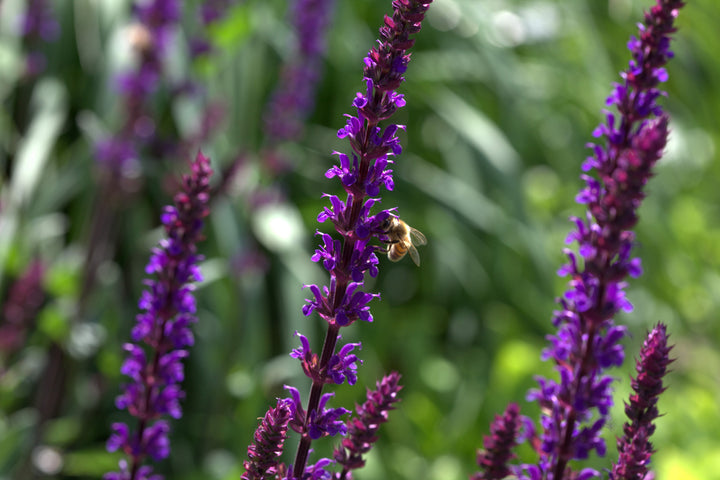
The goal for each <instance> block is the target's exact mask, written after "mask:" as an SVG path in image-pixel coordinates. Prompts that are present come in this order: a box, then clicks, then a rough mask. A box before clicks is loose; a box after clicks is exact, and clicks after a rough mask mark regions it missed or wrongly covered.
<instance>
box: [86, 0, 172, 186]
mask: <svg viewBox="0 0 720 480" xmlns="http://www.w3.org/2000/svg"><path fill="white" fill-rule="evenodd" d="M181 5H182V3H181V2H179V1H178V0H147V1H139V2H136V3H135V4H134V5H133V16H134V23H133V24H132V25H131V26H129V27H128V29H127V31H126V34H127V37H128V42H129V43H130V45H131V46H132V48H133V51H134V53H135V54H136V57H137V64H136V66H135V68H134V69H133V70H131V71H128V72H125V73H123V74H121V75H120V76H119V77H118V78H117V80H116V83H117V89H118V90H119V93H120V94H121V96H122V102H123V106H124V110H125V119H124V124H123V127H122V129H121V130H120V131H119V132H117V133H116V134H115V135H114V136H112V137H109V138H104V139H102V140H100V141H99V142H98V143H97V144H96V146H95V156H96V158H97V159H98V161H99V162H100V163H101V164H102V165H104V166H105V167H106V168H107V170H108V171H109V172H111V173H112V175H113V176H115V177H117V178H119V179H122V178H123V177H126V176H128V174H129V173H130V172H135V171H136V170H137V166H136V165H135V164H136V163H137V159H138V158H139V152H138V150H139V149H140V147H142V146H145V145H149V144H150V142H151V141H154V140H156V139H155V134H156V131H157V128H156V124H155V120H154V119H153V118H152V115H150V113H149V112H148V105H149V104H150V102H149V100H150V97H151V96H152V95H153V94H154V93H155V92H156V91H157V89H158V87H159V84H160V80H161V78H162V76H163V64H164V61H165V56H166V55H167V50H168V45H169V44H170V42H171V40H172V35H173V31H174V29H175V27H176V26H177V24H178V22H179V21H180V14H181Z"/></svg>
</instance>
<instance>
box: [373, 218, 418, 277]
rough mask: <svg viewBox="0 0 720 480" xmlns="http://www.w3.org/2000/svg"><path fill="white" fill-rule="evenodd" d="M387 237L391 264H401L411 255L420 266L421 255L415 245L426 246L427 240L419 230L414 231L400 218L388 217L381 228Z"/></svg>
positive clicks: (386, 241) (387, 249)
mask: <svg viewBox="0 0 720 480" xmlns="http://www.w3.org/2000/svg"><path fill="white" fill-rule="evenodd" d="M380 228H381V229H382V231H383V233H384V234H385V236H386V237H387V240H385V243H386V244H387V248H386V251H387V256H388V259H390V261H391V262H399V261H400V260H402V258H403V257H404V256H405V255H406V254H407V253H410V258H412V261H413V262H415V265H417V266H418V267H419V266H420V255H419V254H418V251H417V248H415V245H425V244H426V243H427V239H426V238H425V235H423V234H422V232H420V231H419V230H416V229H414V228H413V227H411V226H410V225H408V224H407V223H405V222H403V221H402V220H400V219H399V218H398V217H388V218H386V219H385V221H383V223H382V225H381V226H380Z"/></svg>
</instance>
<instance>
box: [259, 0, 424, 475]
mask: <svg viewBox="0 0 720 480" xmlns="http://www.w3.org/2000/svg"><path fill="white" fill-rule="evenodd" d="M329 2H330V0H296V3H295V5H296V6H297V8H298V10H297V11H296V20H297V22H298V24H297V25H298V31H300V32H302V35H300V36H299V39H300V42H301V49H305V50H303V51H309V52H310V51H312V52H315V53H317V51H316V50H317V49H318V48H319V43H318V41H317V40H318V39H319V37H318V36H317V35H320V34H321V32H320V31H319V30H320V27H324V25H318V22H320V23H322V22H324V21H325V19H326V17H325V16H324V15H326V14H327V10H328V5H329ZM431 2H432V0H424V1H421V0H394V1H393V4H392V5H393V9H394V12H393V16H392V18H390V17H387V16H386V17H385V25H384V26H383V27H382V28H381V29H380V40H379V42H378V45H377V46H376V47H375V48H373V49H372V50H371V51H370V52H369V53H368V55H367V57H366V58H365V62H364V63H365V68H364V82H365V85H364V91H361V92H359V93H358V94H357V95H356V97H355V99H354V101H353V102H352V105H353V107H354V109H355V112H356V113H355V115H346V118H347V119H346V125H345V126H344V127H343V128H341V129H340V130H339V131H338V137H339V138H347V139H348V141H349V142H350V148H351V150H352V151H350V152H346V153H343V152H333V153H334V154H335V155H337V158H338V161H339V165H336V166H334V167H331V168H329V169H328V170H327V171H326V173H325V177H326V178H328V179H334V178H337V179H338V180H339V183H340V185H341V186H342V189H343V190H344V191H345V197H344V198H343V199H341V197H339V196H337V195H329V194H326V195H323V196H325V197H327V198H328V201H329V206H326V207H325V208H323V210H322V212H320V213H319V214H318V216H317V220H318V222H319V223H324V222H327V221H330V222H332V224H333V227H334V229H335V232H336V234H337V236H333V235H331V234H329V233H325V232H320V231H318V232H317V235H318V236H319V237H320V238H321V242H320V245H319V246H318V248H317V249H316V250H315V253H314V254H313V256H312V260H313V261H314V262H318V263H321V264H322V266H323V267H324V268H325V270H326V271H327V272H328V273H329V276H330V278H329V281H328V284H327V285H320V286H319V285H305V286H304V287H303V288H305V287H306V288H308V289H309V291H310V295H309V298H307V299H306V303H305V305H304V306H303V308H302V312H303V314H304V315H306V316H309V315H311V314H312V313H317V314H318V316H319V317H320V318H322V319H323V320H324V321H325V322H326V324H327V333H326V335H325V342H324V344H323V347H322V351H321V352H320V353H319V354H316V353H313V352H312V351H311V349H310V342H309V341H308V340H307V338H305V337H304V336H302V335H299V336H300V342H301V346H300V348H297V349H295V350H293V352H292V354H291V356H293V357H294V358H297V359H299V360H300V361H301V362H302V368H303V371H304V372H305V374H306V375H307V376H308V377H309V378H310V379H311V380H312V387H311V389H310V394H309V398H308V403H307V409H304V408H303V406H302V403H301V399H300V394H299V392H298V390H297V389H295V388H293V387H287V389H288V391H289V392H290V397H291V398H290V399H289V400H288V402H289V405H290V409H291V412H292V414H291V416H292V420H291V421H290V423H289V426H290V428H292V429H293V430H294V431H296V432H298V433H299V434H301V435H302V437H301V439H300V444H299V446H298V451H297V455H296V456H295V463H294V464H293V467H292V472H290V471H288V472H287V478H288V479H298V480H300V479H305V478H318V479H320V478H326V474H325V473H323V472H324V468H318V465H320V462H317V463H316V464H315V466H314V468H315V469H314V470H313V471H312V472H310V473H308V472H309V471H308V470H307V468H309V467H307V464H308V462H307V461H308V455H309V454H310V451H311V449H310V447H311V444H312V442H313V441H314V440H316V439H318V438H321V437H324V436H332V435H336V434H338V433H339V434H344V433H345V432H346V428H347V427H346V426H345V424H344V423H343V422H341V421H340V420H339V418H340V417H341V416H342V415H344V414H345V413H348V411H347V410H345V409H344V408H325V405H326V403H327V402H328V401H329V399H330V397H331V395H329V394H325V395H323V393H322V390H323V387H324V385H325V384H326V383H331V382H332V383H336V384H341V383H343V382H344V381H345V380H347V382H348V383H349V384H351V385H352V384H355V383H356V381H357V367H358V365H359V364H360V363H362V361H361V360H360V359H359V358H358V357H357V355H356V354H354V353H352V351H353V350H355V348H358V349H359V347H360V344H359V343H349V344H347V345H344V346H342V347H340V350H339V351H337V352H336V347H337V342H338V339H339V338H340V334H339V332H340V329H341V328H342V327H347V326H350V325H352V324H353V323H355V322H356V321H357V320H363V321H366V322H372V321H373V316H372V313H371V312H370V306H369V303H370V301H371V300H373V299H375V298H379V297H380V295H379V294H377V293H370V292H366V291H364V286H365V277H366V274H368V273H369V274H370V276H371V277H376V276H377V275H378V273H379V271H378V263H379V260H378V258H377V255H376V252H377V251H378V248H379V247H378V243H383V241H384V242H385V243H387V241H388V237H387V235H386V231H385V230H384V229H383V225H384V223H385V221H386V220H387V219H388V218H389V217H390V216H391V215H393V214H392V211H393V210H394V209H387V210H383V211H380V212H378V213H375V214H373V213H372V212H371V210H372V209H373V208H374V207H375V205H376V204H378V203H379V202H380V201H381V198H380V194H381V191H382V190H383V189H386V190H392V188H393V187H394V182H393V179H392V170H391V169H390V168H389V167H390V166H391V165H392V163H393V162H392V160H390V158H389V157H390V156H391V155H399V154H400V153H401V151H402V147H401V146H400V140H399V138H398V137H397V132H398V130H400V129H404V127H403V126H401V125H393V124H389V125H386V126H384V127H381V126H380V125H379V123H380V122H381V121H383V120H387V119H388V118H390V116H392V114H393V113H394V112H395V111H396V110H397V109H398V108H400V107H402V106H404V105H405V100H404V98H403V96H402V95H401V94H399V93H397V92H396V91H395V90H396V89H397V88H398V87H399V86H400V84H401V83H402V82H403V81H404V78H403V74H404V72H405V71H406V69H407V64H408V62H409V61H410V54H409V53H408V51H407V50H408V49H409V48H410V47H411V46H412V45H413V42H414V40H411V39H410V35H413V34H415V33H417V32H419V31H420V28H421V24H422V20H423V19H424V17H425V13H426V12H427V10H428V8H429V5H430V3H431ZM313 35H314V37H313ZM301 60H302V61H305V60H304V59H303V57H302V56H301ZM306 63H307V65H303V68H307V69H309V70H310V71H311V73H313V74H316V72H317V68H316V66H314V65H313V63H312V62H306ZM295 73H297V72H295ZM303 75H304V74H303V72H300V73H299V76H300V80H301V81H300V82H298V83H297V85H300V87H297V86H296V87H293V88H294V93H297V97H296V98H295V99H292V98H288V99H287V100H288V102H287V105H288V106H287V108H285V109H286V110H288V111H289V112H290V114H291V115H295V114H296V113H297V112H298V111H300V110H299V109H294V108H293V107H294V105H293V104H292V103H293V102H294V101H295V100H297V99H298V98H301V97H302V98H307V95H306V93H307V92H306V90H304V89H305V87H309V86H312V85H311V82H310V81H309V79H308V78H306V77H304V76H303ZM281 93H282V91H281ZM278 99H280V100H282V97H281V96H279V97H276V101H275V103H274V104H273V105H275V106H277V105H282V104H283V103H282V102H280V101H277V100H278ZM275 110H277V109H276V108H275V107H273V108H272V109H271V113H272V114H273V115H272V118H271V120H272V122H276V120H277V122H276V123H272V124H271V122H268V130H269V131H270V132H271V136H272V135H274V136H275V138H276V139H280V138H290V137H291V135H286V134H287V132H288V131H289V132H290V134H292V133H293V132H292V130H293V128H292V127H293V125H292V124H290V126H289V127H288V124H285V123H283V122H282V120H284V119H283V118H281V116H280V115H278V114H277V113H279V112H276V111H275ZM290 123H292V122H290ZM270 127H272V128H270ZM273 129H275V130H277V131H275V130H273ZM278 132H279V133H278ZM280 133H282V134H283V135H284V137H283V135H280ZM322 466H323V467H324V465H322Z"/></svg>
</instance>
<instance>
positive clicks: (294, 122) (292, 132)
mask: <svg viewBox="0 0 720 480" xmlns="http://www.w3.org/2000/svg"><path fill="white" fill-rule="evenodd" d="M334 7H335V0H292V1H291V2H289V12H288V13H289V17H290V21H291V23H292V27H293V31H294V33H295V36H296V46H295V52H293V55H291V56H289V58H292V60H291V61H289V62H288V63H287V64H285V65H284V66H283V69H282V71H281V72H280V82H279V85H278V86H277V89H276V90H275V92H274V93H273V96H272V99H271V101H270V103H269V105H268V108H267V112H266V113H265V131H266V132H267V134H268V136H269V140H270V143H272V144H277V143H279V142H282V141H287V140H297V139H298V138H300V136H301V135H302V133H303V123H304V121H305V119H306V118H307V117H308V115H309V114H310V113H311V111H312V109H313V107H314V106H315V90H316V87H317V84H318V82H319V81H320V79H321V75H320V74H321V72H322V57H323V55H324V53H325V36H326V32H327V29H328V26H329V25H330V23H331V20H332V16H333V10H334Z"/></svg>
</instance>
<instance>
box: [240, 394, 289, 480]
mask: <svg viewBox="0 0 720 480" xmlns="http://www.w3.org/2000/svg"><path fill="white" fill-rule="evenodd" d="M290 418H291V410H290V407H289V406H288V402H287V400H286V399H281V400H278V401H277V404H276V405H275V408H270V409H269V410H268V411H267V413H266V414H265V417H264V418H263V420H262V422H261V423H260V425H258V428H257V430H255V436H254V439H255V441H254V442H253V443H252V444H251V445H250V446H249V447H248V457H249V458H250V459H249V460H245V461H244V462H243V467H244V468H245V473H243V474H242V476H241V477H240V478H242V479H243V480H263V479H266V478H275V475H276V474H277V473H278V472H281V471H283V470H284V465H282V464H280V463H279V462H278V460H279V458H280V456H281V455H282V453H283V448H284V445H285V439H286V438H287V430H288V422H289V421H290Z"/></svg>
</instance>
